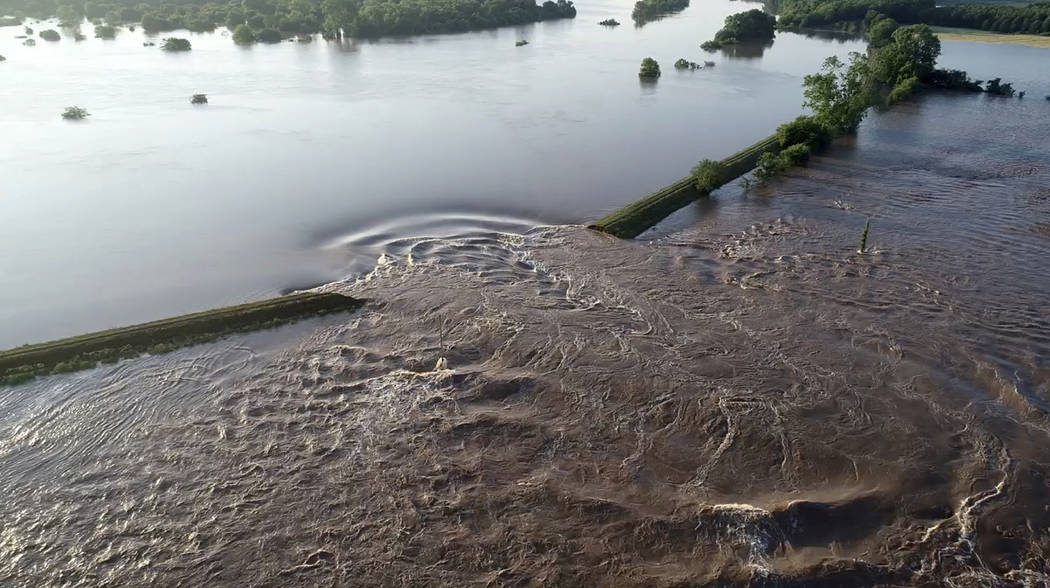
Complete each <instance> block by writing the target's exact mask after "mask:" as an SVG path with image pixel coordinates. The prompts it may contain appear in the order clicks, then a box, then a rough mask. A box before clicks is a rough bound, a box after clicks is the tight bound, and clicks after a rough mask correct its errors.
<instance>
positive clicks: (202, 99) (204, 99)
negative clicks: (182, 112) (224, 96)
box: [190, 94, 208, 104]
mask: <svg viewBox="0 0 1050 588" xmlns="http://www.w3.org/2000/svg"><path fill="white" fill-rule="evenodd" d="M207 103H208V95H207V94H194V95H193V97H192V98H190V104H207Z"/></svg>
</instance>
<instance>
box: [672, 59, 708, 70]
mask: <svg viewBox="0 0 1050 588" xmlns="http://www.w3.org/2000/svg"><path fill="white" fill-rule="evenodd" d="M674 68H675V69H692V70H696V69H703V66H702V65H700V64H699V63H696V62H695V61H689V60H688V59H685V58H684V57H683V58H681V59H679V60H678V61H676V62H674Z"/></svg>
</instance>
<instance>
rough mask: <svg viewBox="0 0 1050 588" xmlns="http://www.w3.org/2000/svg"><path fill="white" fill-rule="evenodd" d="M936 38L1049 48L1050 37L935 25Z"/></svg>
mask: <svg viewBox="0 0 1050 588" xmlns="http://www.w3.org/2000/svg"><path fill="white" fill-rule="evenodd" d="M933 32H934V34H935V35H937V38H938V39H940V40H942V41H967V42H970V43H1008V44H1010V45H1025V46H1028V47H1040V48H1042V49H1050V37H1044V36H1043V35H1017V34H1003V33H990V32H986V31H975V30H971V29H949V28H940V27H935V28H934V30H933Z"/></svg>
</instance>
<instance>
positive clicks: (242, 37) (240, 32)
mask: <svg viewBox="0 0 1050 588" xmlns="http://www.w3.org/2000/svg"><path fill="white" fill-rule="evenodd" d="M233 42H234V43H237V44H238V45H251V44H252V43H254V42H255V33H254V32H252V28H251V27H250V26H248V25H246V24H240V25H237V28H236V29H234V30H233Z"/></svg>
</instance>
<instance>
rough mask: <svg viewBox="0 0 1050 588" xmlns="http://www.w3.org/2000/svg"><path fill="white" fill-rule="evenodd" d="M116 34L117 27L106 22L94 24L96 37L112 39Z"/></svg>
mask: <svg viewBox="0 0 1050 588" xmlns="http://www.w3.org/2000/svg"><path fill="white" fill-rule="evenodd" d="M116 36H117V29H116V27H114V26H110V25H108V24H101V25H95V38H96V39H112V38H114V37H116Z"/></svg>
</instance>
